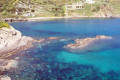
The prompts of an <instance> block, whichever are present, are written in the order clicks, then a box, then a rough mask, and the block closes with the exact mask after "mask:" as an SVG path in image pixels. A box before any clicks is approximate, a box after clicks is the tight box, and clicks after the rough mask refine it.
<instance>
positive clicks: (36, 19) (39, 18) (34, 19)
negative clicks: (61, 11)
mask: <svg viewBox="0 0 120 80" xmlns="http://www.w3.org/2000/svg"><path fill="white" fill-rule="evenodd" d="M72 18H76V19H77V18H81V19H86V18H92V19H111V18H118V19H119V18H120V16H108V17H106V16H66V17H33V18H17V19H16V18H5V19H3V20H4V21H6V22H19V21H45V20H54V19H72Z"/></svg>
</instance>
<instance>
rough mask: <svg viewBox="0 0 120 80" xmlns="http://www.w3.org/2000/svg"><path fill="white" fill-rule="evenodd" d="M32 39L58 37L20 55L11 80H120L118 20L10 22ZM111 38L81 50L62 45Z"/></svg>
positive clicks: (11, 74) (119, 32)
mask: <svg viewBox="0 0 120 80" xmlns="http://www.w3.org/2000/svg"><path fill="white" fill-rule="evenodd" d="M10 24H11V25H12V26H14V27H15V28H16V29H18V30H20V31H21V32H22V33H23V35H25V36H31V37H33V38H35V39H40V38H48V37H51V36H52V37H53V36H54V37H61V38H63V39H60V40H53V41H51V42H49V43H41V44H40V43H39V44H34V45H35V47H34V48H31V49H28V50H26V51H22V52H19V54H16V55H14V56H13V57H12V58H16V57H19V59H18V61H19V67H18V68H17V69H15V70H11V71H10V72H8V73H7V74H8V75H9V76H10V77H11V78H12V80H120V19H60V20H51V21H35V22H13V23H10ZM96 35H105V36H111V37H112V38H113V39H111V40H99V41H95V42H94V43H93V44H91V45H89V46H87V47H86V48H84V49H80V50H74V51H71V50H67V49H65V48H64V46H65V45H66V44H68V43H71V42H73V39H76V38H87V37H95V36H96Z"/></svg>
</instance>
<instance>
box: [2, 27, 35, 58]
mask: <svg viewBox="0 0 120 80" xmlns="http://www.w3.org/2000/svg"><path fill="white" fill-rule="evenodd" d="M35 41H36V40H35V39H33V38H31V37H26V36H23V35H22V34H21V32H20V31H18V30H15V29H14V28H13V27H12V26H10V28H6V27H3V28H2V29H0V58H5V57H8V56H10V55H11V54H12V53H14V52H16V51H19V50H22V49H27V48H29V47H31V46H32V43H33V42H35Z"/></svg>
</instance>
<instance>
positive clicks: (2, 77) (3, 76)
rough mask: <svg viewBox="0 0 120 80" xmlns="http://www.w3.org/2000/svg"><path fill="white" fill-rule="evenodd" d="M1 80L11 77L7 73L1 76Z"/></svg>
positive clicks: (9, 79)
mask: <svg viewBox="0 0 120 80" xmlns="http://www.w3.org/2000/svg"><path fill="white" fill-rule="evenodd" d="M0 80H11V78H10V77H8V76H7V75H2V76H0Z"/></svg>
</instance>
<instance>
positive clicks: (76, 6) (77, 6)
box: [66, 1, 84, 11]
mask: <svg viewBox="0 0 120 80" xmlns="http://www.w3.org/2000/svg"><path fill="white" fill-rule="evenodd" d="M83 8H84V6H83V3H82V2H81V1H80V2H77V3H74V4H72V5H66V10H67V11H68V10H75V9H83Z"/></svg>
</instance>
